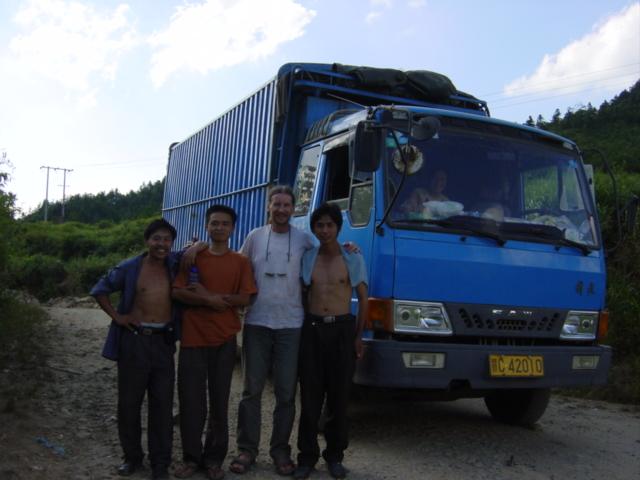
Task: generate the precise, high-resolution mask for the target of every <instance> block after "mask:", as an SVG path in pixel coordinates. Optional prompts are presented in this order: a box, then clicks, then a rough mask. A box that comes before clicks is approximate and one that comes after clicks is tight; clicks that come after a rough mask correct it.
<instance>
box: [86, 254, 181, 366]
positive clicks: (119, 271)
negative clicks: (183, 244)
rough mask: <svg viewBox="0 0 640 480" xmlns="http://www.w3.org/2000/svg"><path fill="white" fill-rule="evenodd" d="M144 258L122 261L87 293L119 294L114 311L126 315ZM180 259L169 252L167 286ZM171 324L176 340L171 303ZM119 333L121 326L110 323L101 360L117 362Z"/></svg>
mask: <svg viewBox="0 0 640 480" xmlns="http://www.w3.org/2000/svg"><path fill="white" fill-rule="evenodd" d="M146 255H147V254H146V253H143V254H142V255H138V256H137V257H131V258H128V259H126V260H123V261H122V262H121V263H119V264H118V265H117V266H115V267H114V268H112V269H111V270H109V271H108V272H107V274H106V275H104V276H103V277H102V278H100V280H98V283H96V284H95V285H94V286H93V288H92V289H91V292H90V293H89V294H90V295H92V296H93V297H96V296H98V295H107V296H109V295H110V294H112V293H115V292H120V302H119V303H118V307H117V311H118V313H120V314H123V315H125V314H127V313H130V312H131V310H132V309H133V303H134V301H135V298H136V285H137V283H138V277H139V276H140V270H141V268H142V260H143V259H144V257H145V256H146ZM181 257H182V252H171V253H170V254H169V256H168V257H167V259H166V260H165V265H166V267H167V273H168V274H169V280H170V282H171V284H173V280H174V279H175V276H176V274H177V272H178V266H179V264H180V258H181ZM171 323H172V326H173V331H174V334H175V338H176V339H178V338H179V337H180V312H179V309H178V308H177V307H176V305H175V304H172V308H171ZM123 331H124V327H122V326H120V325H118V324H117V323H116V322H114V321H112V322H111V325H109V332H108V333H107V338H106V340H105V342H104V347H103V348H102V356H103V357H105V358H108V359H109V360H118V349H119V346H120V336H121V335H122V332H123Z"/></svg>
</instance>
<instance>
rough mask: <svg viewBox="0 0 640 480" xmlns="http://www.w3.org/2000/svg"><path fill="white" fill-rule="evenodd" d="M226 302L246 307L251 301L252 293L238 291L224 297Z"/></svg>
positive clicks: (234, 305)
mask: <svg viewBox="0 0 640 480" xmlns="http://www.w3.org/2000/svg"><path fill="white" fill-rule="evenodd" d="M222 298H223V299H224V301H225V302H227V303H228V304H229V305H231V306H233V307H246V306H247V305H249V304H250V303H251V295H250V294H248V293H236V294H233V295H225V296H224V297H222Z"/></svg>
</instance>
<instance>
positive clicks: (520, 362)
mask: <svg viewBox="0 0 640 480" xmlns="http://www.w3.org/2000/svg"><path fill="white" fill-rule="evenodd" d="M489 372H490V373H491V376H492V377H542V376H544V360H543V358H542V356H541V355H495V354H492V355H489Z"/></svg>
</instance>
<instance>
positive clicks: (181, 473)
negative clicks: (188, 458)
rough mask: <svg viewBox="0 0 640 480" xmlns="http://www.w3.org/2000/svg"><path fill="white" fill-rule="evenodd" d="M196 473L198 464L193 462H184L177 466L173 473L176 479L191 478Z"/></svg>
mask: <svg viewBox="0 0 640 480" xmlns="http://www.w3.org/2000/svg"><path fill="white" fill-rule="evenodd" d="M197 471H198V464H197V463H195V462H184V463H182V464H180V465H178V466H177V467H176V469H175V471H174V472H173V476H174V477H176V478H191V477H193V476H194V475H195V474H196V472H197Z"/></svg>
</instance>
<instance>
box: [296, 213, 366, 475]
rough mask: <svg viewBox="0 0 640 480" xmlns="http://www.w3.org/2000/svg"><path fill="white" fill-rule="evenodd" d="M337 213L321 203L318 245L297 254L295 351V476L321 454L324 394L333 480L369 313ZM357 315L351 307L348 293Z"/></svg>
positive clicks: (359, 268) (341, 470) (314, 221)
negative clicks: (299, 319) (302, 292)
mask: <svg viewBox="0 0 640 480" xmlns="http://www.w3.org/2000/svg"><path fill="white" fill-rule="evenodd" d="M341 227H342V213H341V212H340V209H339V208H338V207H337V206H336V205H332V204H327V203H325V204H323V205H322V206H320V207H319V208H318V209H317V210H315V211H314V212H313V213H312V215H311V231H312V232H313V234H314V235H315V236H316V237H317V239H318V240H319V241H320V246H319V247H317V248H314V249H312V250H309V251H308V252H306V253H305V254H304V256H303V258H302V273H301V276H302V282H303V284H304V285H305V287H307V288H308V290H307V298H306V300H307V302H306V315H305V321H304V324H303V326H302V336H301V340H300V355H299V359H300V362H299V366H298V368H299V375H300V404H301V412H300V424H299V428H298V450H299V453H298V467H297V468H296V470H295V472H294V478H298V479H301V478H308V477H309V475H310V474H311V472H312V471H313V468H314V467H315V464H316V462H317V461H318V458H319V456H320V448H319V446H318V440H317V435H318V420H319V418H320V414H321V411H322V405H323V401H324V399H325V395H326V402H327V412H328V420H327V423H326V425H325V428H324V436H325V440H326V443H327V446H326V448H325V450H324V451H323V452H322V457H323V458H324V459H325V461H326V462H327V468H328V470H329V474H330V475H331V476H332V477H333V478H344V477H345V476H346V475H347V470H346V468H345V467H344V466H343V465H342V459H343V458H344V450H345V449H346V448H347V446H348V443H349V438H348V434H349V432H348V425H347V402H348V399H349V389H350V386H351V381H352V378H353V373H354V369H355V361H356V358H359V357H360V356H361V355H362V339H361V336H362V328H363V326H364V320H365V318H366V317H367V315H368V304H367V273H366V267H365V264H364V259H363V258H362V255H360V254H347V253H346V252H345V250H344V249H343V248H342V247H341V246H340V244H339V243H338V240H337V237H338V233H339V232H340V228H341ZM353 290H355V292H356V295H357V297H358V314H357V317H354V316H353V315H352V314H351V313H350V311H351V294H352V291H353Z"/></svg>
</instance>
